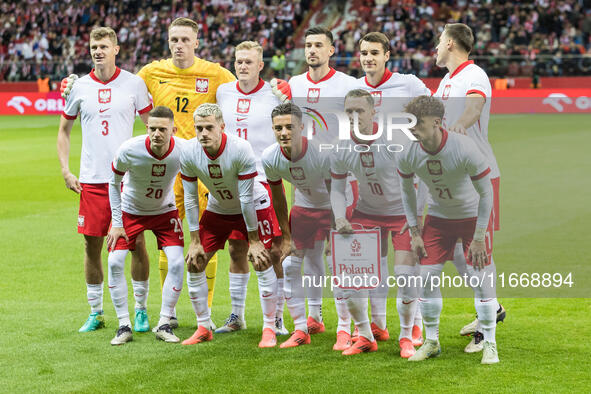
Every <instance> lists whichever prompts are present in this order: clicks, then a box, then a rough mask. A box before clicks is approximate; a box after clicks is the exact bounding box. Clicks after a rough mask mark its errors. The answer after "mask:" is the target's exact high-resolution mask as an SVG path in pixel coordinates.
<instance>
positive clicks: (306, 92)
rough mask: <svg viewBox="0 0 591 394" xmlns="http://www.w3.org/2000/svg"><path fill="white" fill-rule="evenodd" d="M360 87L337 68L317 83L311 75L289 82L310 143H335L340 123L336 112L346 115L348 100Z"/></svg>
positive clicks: (298, 76) (299, 76)
mask: <svg viewBox="0 0 591 394" xmlns="http://www.w3.org/2000/svg"><path fill="white" fill-rule="evenodd" d="M358 85H359V84H358V82H357V79H355V78H354V77H352V76H350V75H347V74H345V73H342V72H340V71H336V70H335V69H334V68H331V69H330V72H329V73H328V74H327V75H326V76H325V77H324V78H322V79H321V80H319V81H318V82H314V81H313V80H312V78H310V74H309V73H308V72H306V73H304V74H300V75H296V76H294V77H292V78H291V79H290V80H289V87H290V88H291V96H292V102H293V103H294V104H296V105H297V106H299V107H300V109H301V110H302V112H303V113H304V114H305V116H304V124H305V125H306V129H305V130H304V133H305V136H307V137H308V139H310V140H312V139H316V140H318V141H320V142H326V143H336V141H337V138H338V130H339V129H338V127H339V122H338V120H337V117H336V115H334V112H341V113H343V115H344V111H345V109H344V105H345V96H346V95H347V93H348V92H349V91H350V90H353V89H356V88H358ZM306 114H307V115H308V116H306ZM347 126H348V121H347Z"/></svg>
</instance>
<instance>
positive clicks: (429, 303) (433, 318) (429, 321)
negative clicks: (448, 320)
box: [419, 264, 443, 341]
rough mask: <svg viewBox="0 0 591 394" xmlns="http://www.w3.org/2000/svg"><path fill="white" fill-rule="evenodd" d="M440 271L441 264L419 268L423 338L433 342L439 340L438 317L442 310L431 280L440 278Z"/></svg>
mask: <svg viewBox="0 0 591 394" xmlns="http://www.w3.org/2000/svg"><path fill="white" fill-rule="evenodd" d="M442 271H443V264H434V265H422V266H421V277H422V280H423V287H421V288H420V289H419V295H420V299H419V304H420V307H421V314H422V315H423V324H424V325H425V334H426V335H425V336H426V338H427V339H432V340H435V341H438V340H439V316H440V315H441V309H442V308H443V300H442V299H441V289H440V288H439V286H437V287H435V286H431V278H432V277H434V276H440V275H441V272H442Z"/></svg>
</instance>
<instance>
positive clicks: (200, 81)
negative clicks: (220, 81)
mask: <svg viewBox="0 0 591 394" xmlns="http://www.w3.org/2000/svg"><path fill="white" fill-rule="evenodd" d="M208 91H209V78H195V92H197V93H207V92H208Z"/></svg>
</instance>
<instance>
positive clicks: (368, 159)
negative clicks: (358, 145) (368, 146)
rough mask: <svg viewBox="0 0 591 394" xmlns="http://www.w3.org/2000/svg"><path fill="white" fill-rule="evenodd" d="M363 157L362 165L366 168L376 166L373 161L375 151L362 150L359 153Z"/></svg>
mask: <svg viewBox="0 0 591 394" xmlns="http://www.w3.org/2000/svg"><path fill="white" fill-rule="evenodd" d="M359 157H360V158H361V165H362V166H363V167H365V168H373V167H375V164H374V161H373V152H362V153H360V154H359Z"/></svg>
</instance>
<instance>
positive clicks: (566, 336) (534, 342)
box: [0, 115, 591, 393]
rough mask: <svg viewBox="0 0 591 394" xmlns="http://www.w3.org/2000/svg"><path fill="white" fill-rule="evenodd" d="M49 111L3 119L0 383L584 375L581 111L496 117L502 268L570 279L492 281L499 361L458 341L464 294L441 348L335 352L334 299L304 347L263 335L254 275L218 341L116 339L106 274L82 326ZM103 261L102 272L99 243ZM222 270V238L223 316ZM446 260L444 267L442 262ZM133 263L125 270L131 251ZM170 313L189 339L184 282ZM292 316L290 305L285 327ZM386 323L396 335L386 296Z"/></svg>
mask: <svg viewBox="0 0 591 394" xmlns="http://www.w3.org/2000/svg"><path fill="white" fill-rule="evenodd" d="M58 121H59V119H58V117H57V116H55V117H2V118H0V142H1V143H0V173H1V174H2V175H1V179H2V182H1V187H0V202H1V203H0V213H1V215H0V234H1V237H2V239H1V243H0V244H1V245H2V262H1V264H0V278H1V282H0V328H1V331H0V333H1V334H0V391H2V392H13V393H15V392H31V391H34V392H137V391H139V390H145V391H149V392H177V391H193V392H197V391H200V392H219V391H229V392H238V391H242V392H286V391H295V392H309V391H328V392H342V391H345V392H349V391H365V392H384V391H414V392H421V391H454V392H457V391H459V390H461V391H471V392H489V391H512V392H515V391H519V392H522V391H527V392H539V391H544V392H549V391H551V392H554V391H570V392H580V391H589V390H590V388H591V378H590V376H591V374H590V372H589V371H590V368H591V341H590V339H589V338H590V336H591V328H590V327H591V300H590V299H589V298H587V299H585V298H582V297H589V293H588V290H589V289H590V288H591V286H590V285H589V280H587V278H588V277H589V270H590V268H589V263H590V259H589V254H588V251H589V235H588V234H589V231H588V223H590V222H591V205H590V204H589V202H588V201H589V195H590V194H591V183H590V182H589V171H590V170H591V159H590V155H589V153H588V150H589V146H590V144H591V134H590V130H591V121H590V118H589V115H506V116H493V118H492V120H491V131H490V137H491V142H492V144H493V147H494V149H495V153H496V154H497V157H498V160H499V163H500V166H501V172H502V184H501V193H502V231H500V232H499V233H497V234H496V235H495V261H496V263H497V266H498V271H499V272H506V273H507V274H508V273H510V272H529V273H533V272H562V273H565V272H567V271H569V272H573V279H574V281H575V287H573V288H571V289H568V288H561V289H558V290H555V289H545V290H544V289H537V290H533V289H500V290H499V295H500V297H501V300H502V302H503V304H504V305H505V307H506V308H507V311H508V316H507V320H506V322H505V323H504V324H501V325H500V326H499V327H498V329H497V342H498V347H499V354H500V358H501V363H500V364H498V365H494V366H482V365H480V364H479V362H480V357H481V356H480V354H475V355H468V354H464V353H463V351H462V350H463V347H464V346H465V345H466V344H467V342H468V339H466V338H463V337H460V336H459V335H458V331H459V329H460V327H461V326H463V325H464V324H465V323H467V322H469V321H470V320H472V319H473V318H474V306H473V301H472V299H470V298H463V299H462V298H455V299H444V306H443V314H442V317H441V343H442V348H443V353H442V355H441V357H439V358H438V359H435V360H428V361H426V362H423V363H419V364H414V363H413V364H411V363H408V362H407V361H406V360H403V359H401V358H400V357H399V356H398V346H397V344H395V343H394V341H390V342H388V343H380V345H379V346H380V347H379V351H378V352H377V353H373V354H365V355H361V356H358V357H353V358H345V357H343V356H341V355H340V354H339V353H337V352H334V351H332V350H331V349H332V345H333V342H334V338H335V335H334V329H335V327H336V316H335V312H334V306H333V302H332V300H330V299H325V302H324V308H323V312H324V316H325V321H326V324H327V332H326V333H324V334H320V335H316V336H313V338H312V344H311V345H310V346H304V347H302V348H296V349H285V350H284V349H279V348H278V347H277V348H274V349H263V350H261V349H258V348H257V346H256V345H257V343H258V340H259V338H260V330H261V325H262V321H261V312H260V304H259V300H258V290H257V286H256V277H255V276H254V275H253V277H251V280H250V283H249V290H248V299H247V311H246V314H247V323H248V330H246V331H245V332H241V333H237V334H226V335H216V336H215V338H214V341H213V342H210V343H206V344H201V345H198V346H190V347H183V346H180V345H173V344H165V343H163V342H158V341H156V340H155V338H154V336H153V334H152V333H145V334H134V341H133V342H132V343H129V344H127V345H125V346H122V347H112V346H111V345H110V344H109V341H110V339H111V338H112V337H113V335H114V333H115V330H116V327H117V320H116V317H115V313H114V309H113V307H112V304H111V300H110V297H109V292H108V289H107V286H106V284H105V296H104V307H105V316H106V323H107V327H106V329H102V330H99V331H97V332H94V333H89V334H79V333H78V332H77V330H78V328H79V327H80V326H81V325H82V323H83V322H84V320H85V319H86V317H87V315H88V305H87V303H86V294H85V291H86V290H85V284H84V276H83V265H82V256H83V246H82V237H81V236H80V235H78V234H77V233H76V229H75V225H76V218H77V207H78V198H77V196H76V195H75V194H74V193H72V192H70V191H68V190H66V189H65V187H64V183H63V180H62V177H61V174H60V171H59V164H58V160H57V155H56V148H55V141H56V133H57V125H58ZM136 126H137V131H138V132H141V131H140V130H141V127H140V125H139V124H137V123H136ZM80 142H81V137H80V126H79V122H76V125H75V127H74V130H73V134H72V149H71V152H72V153H71V160H70V163H71V168H72V170H73V171H74V172H75V173H77V169H78V162H79V154H80V153H79V152H80ZM146 238H147V240H148V251H149V253H150V259H151V266H152V274H153V275H152V277H151V280H150V287H151V292H150V296H149V304H148V312H149V316H150V323H151V324H152V325H154V324H155V323H156V322H157V319H158V312H159V310H160V290H159V280H158V274H157V273H158V269H157V251H156V245H155V239H154V237H153V236H152V235H148V236H147V237H146ZM586 252H587V253H586ZM128 261H129V258H128ZM103 264H104V269H105V279H106V253H105V254H104V260H103ZM227 269H228V255H227V253H226V252H222V253H221V256H220V264H219V268H218V280H217V285H216V292H215V299H214V308H213V319H214V321H215V322H216V323H217V324H218V325H219V324H222V323H223V320H224V319H225V318H226V317H227V315H228V314H229V312H230V301H229V294H228V281H227ZM448 271H449V272H453V267H452V266H451V265H450V266H449V267H448ZM127 272H128V273H127V278H128V280H129V263H128V267H127ZM391 294H392V293H391ZM567 295H572V296H575V297H579V298H564V296H567ZM544 296H546V297H545V298H544ZM549 296H551V297H561V296H562V297H563V298H548V297H549ZM524 297H536V298H524ZM131 299H132V296H131V294H130V300H131ZM130 305H133V303H132V302H130ZM178 316H179V321H180V324H181V326H180V328H179V329H177V330H176V334H177V335H178V336H179V337H180V338H181V339H185V338H187V337H188V336H190V335H191V334H192V333H193V331H194V329H195V317H194V313H193V310H192V308H191V305H190V303H189V299H188V295H187V292H186V289H183V293H182V295H181V298H180V301H179V305H178ZM288 316H289V314H288V312H287V310H286V312H285V317H286V319H287V320H288V322H287V324H288V327H289V328H291V327H292V326H291V321H289V318H288ZM388 323H389V324H388V326H389V329H390V334H391V336H392V337H394V338H396V337H397V336H398V316H397V313H396V311H395V303H394V301H393V299H390V301H389V304H388ZM281 340H283V338H281V337H280V341H281Z"/></svg>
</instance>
